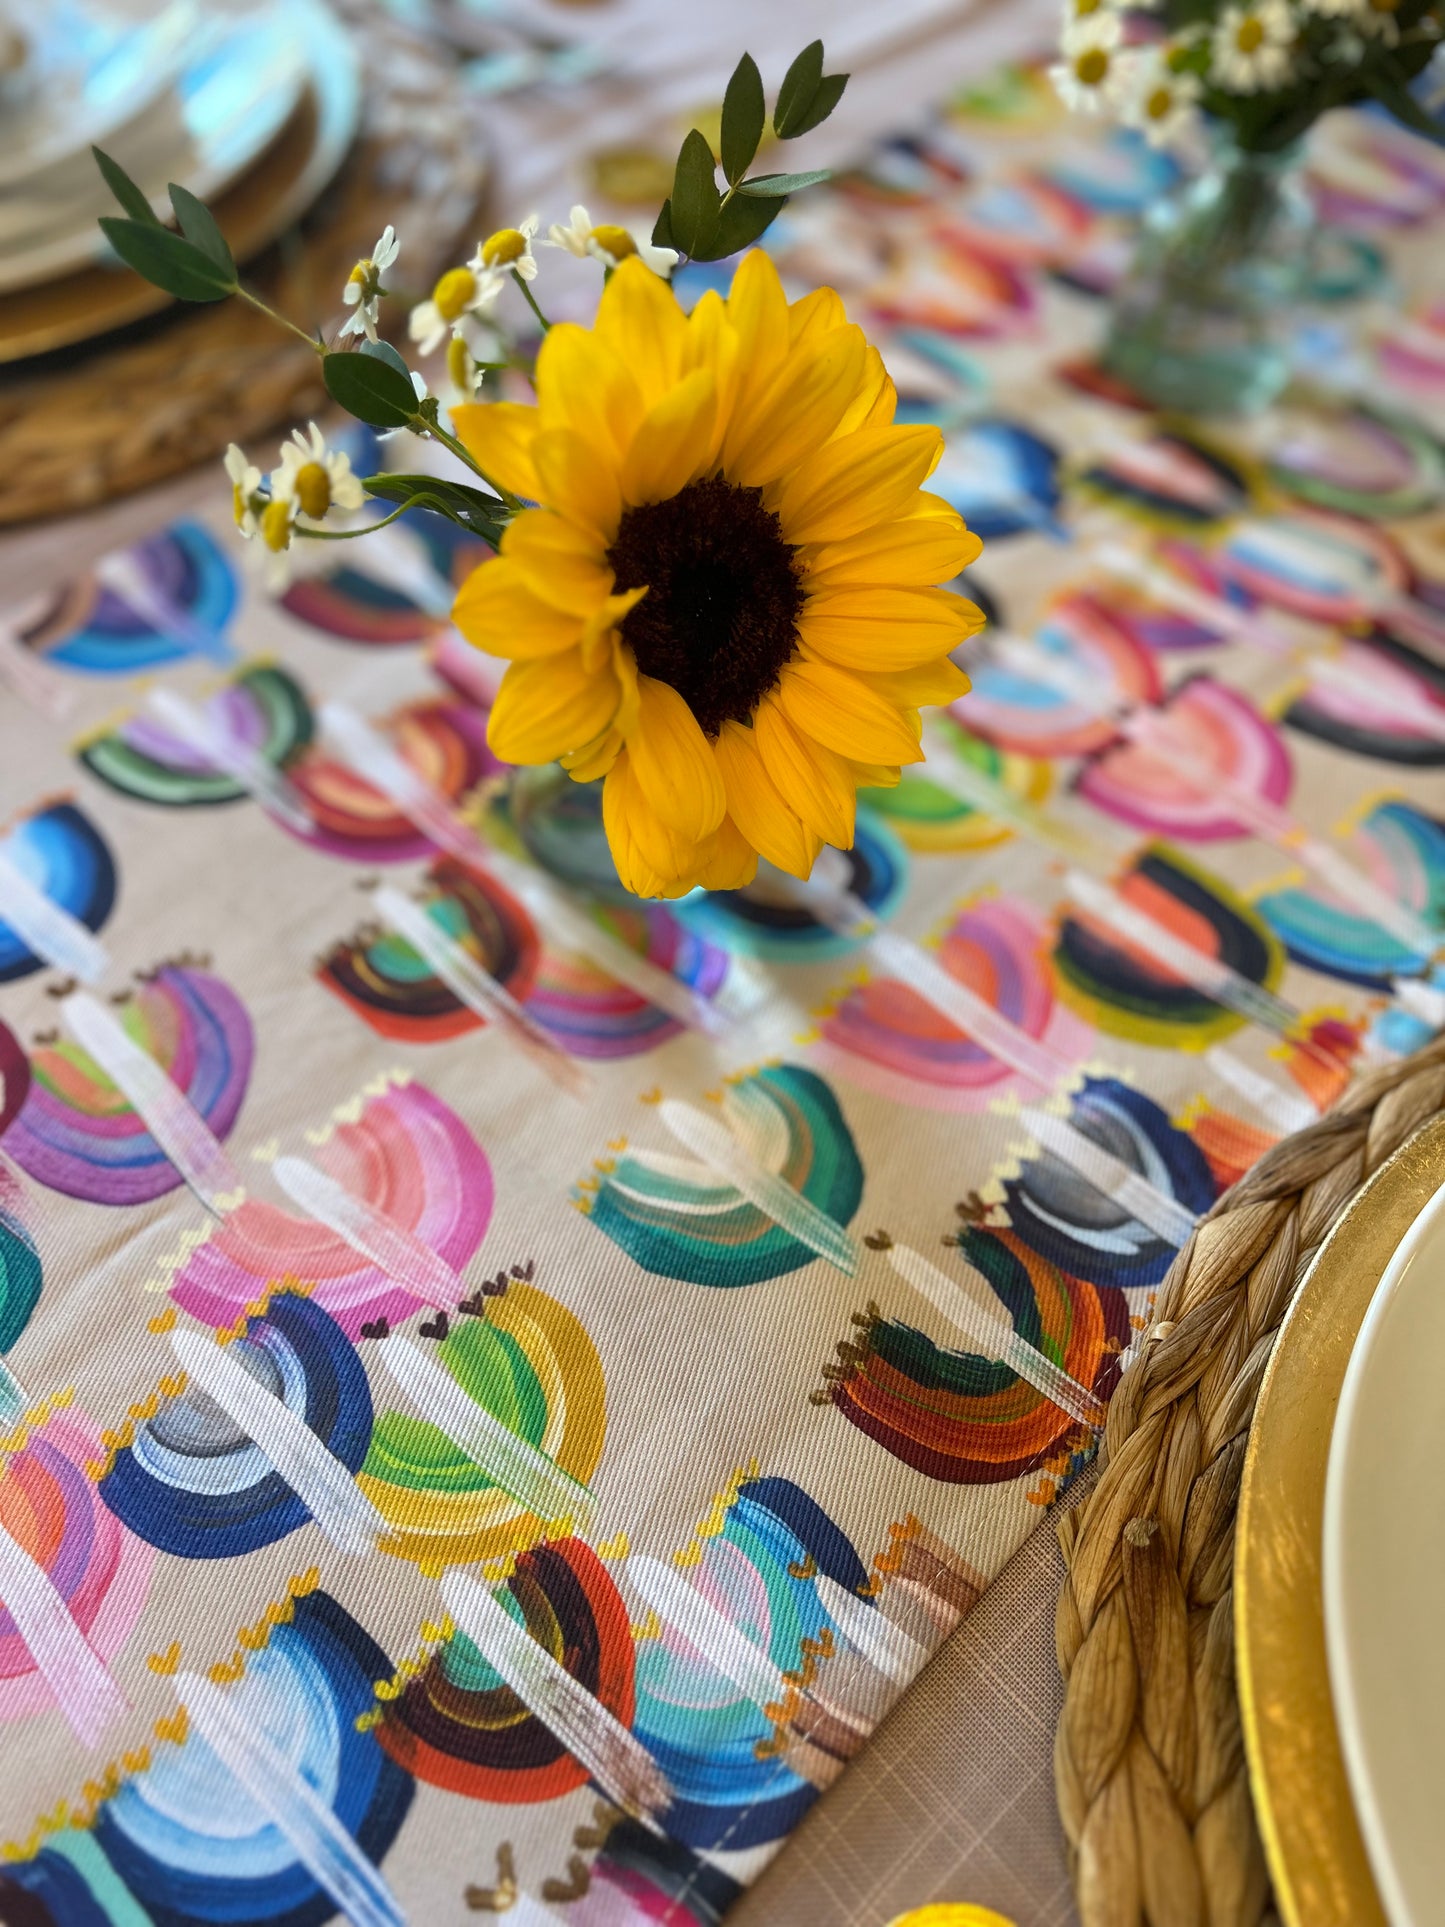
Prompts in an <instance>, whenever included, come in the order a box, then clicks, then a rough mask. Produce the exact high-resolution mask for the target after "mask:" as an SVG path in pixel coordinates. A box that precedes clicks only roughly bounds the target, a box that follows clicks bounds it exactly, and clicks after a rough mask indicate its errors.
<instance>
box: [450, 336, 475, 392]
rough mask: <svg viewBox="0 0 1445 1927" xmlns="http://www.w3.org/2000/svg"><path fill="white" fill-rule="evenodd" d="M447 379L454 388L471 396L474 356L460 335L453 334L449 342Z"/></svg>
mask: <svg viewBox="0 0 1445 1927" xmlns="http://www.w3.org/2000/svg"><path fill="white" fill-rule="evenodd" d="M447 379H448V380H449V381H450V382H451V384H452V386H453V388H456V389H458V390H459V391H460V392H461V393H462V394H463V395H466V396H468V397H470V395H471V392H472V357H471V351H470V349H469V348H468V347H467V344H466V343H465V342H464V341H463V340H462V338H461V336H460V335H453V336H452V338H451V340H450V341H449V342H448V343H447Z"/></svg>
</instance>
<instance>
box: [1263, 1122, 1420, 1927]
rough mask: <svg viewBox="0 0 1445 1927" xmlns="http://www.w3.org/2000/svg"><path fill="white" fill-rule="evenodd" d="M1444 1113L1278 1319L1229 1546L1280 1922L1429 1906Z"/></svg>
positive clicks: (1358, 1919)
mask: <svg viewBox="0 0 1445 1927" xmlns="http://www.w3.org/2000/svg"><path fill="white" fill-rule="evenodd" d="M1442 1462H1445V1122H1437V1123H1436V1124H1435V1125H1433V1126H1432V1127H1430V1128H1429V1129H1427V1130H1426V1131H1424V1132H1422V1133H1421V1134H1420V1136H1419V1137H1418V1138H1416V1139H1414V1140H1413V1141H1412V1142H1411V1143H1410V1144H1408V1145H1406V1146H1405V1148H1404V1149H1403V1150H1402V1151H1401V1152H1400V1153H1398V1155H1397V1156H1396V1157H1395V1158H1394V1159H1393V1160H1392V1161H1391V1162H1390V1163H1389V1164H1388V1165H1386V1166H1385V1167H1384V1169H1383V1170H1382V1171H1381V1172H1379V1173H1378V1174H1377V1175H1376V1177H1375V1178H1374V1179H1373V1180H1372V1181H1371V1183H1370V1184H1368V1185H1367V1186H1366V1187H1365V1188H1364V1190H1363V1191H1362V1192H1361V1193H1360V1194H1359V1196H1358V1197H1357V1199H1356V1200H1355V1202H1354V1203H1353V1204H1352V1205H1351V1207H1350V1209H1349V1211H1348V1212H1347V1213H1346V1216H1345V1218H1344V1220H1343V1221H1342V1222H1341V1223H1340V1224H1339V1225H1338V1226H1337V1227H1336V1229H1335V1230H1334V1231H1333V1233H1332V1234H1331V1236H1330V1238H1329V1240H1328V1241H1327V1243H1326V1244H1325V1246H1324V1247H1323V1249H1322V1250H1321V1252H1320V1255H1319V1257H1318V1258H1317V1259H1316V1261H1315V1264H1314V1266H1313V1268H1312V1270H1311V1272H1310V1275H1309V1276H1308V1278H1307V1279H1306V1280H1305V1283H1304V1285H1303V1286H1302V1287H1301V1290H1300V1293H1299V1296H1298V1298H1297V1299H1296V1301H1295V1304H1294V1306H1293V1307H1292V1309H1291V1311H1290V1314H1289V1317H1288V1319H1287V1320H1286V1322H1285V1324H1284V1327H1283V1329H1282V1331H1281V1333H1280V1338H1279V1341H1278V1343H1277V1345H1276V1347H1275V1353H1274V1357H1273V1359H1272V1361H1271V1364H1270V1368H1269V1372H1268V1374H1267V1376H1266V1379H1265V1383H1264V1386H1263V1388H1262V1390H1261V1394H1260V1399H1259V1405H1258V1408H1257V1410H1256V1415H1255V1423H1254V1427H1253V1430H1252V1432H1251V1435H1250V1443H1249V1452H1248V1457H1247V1460H1246V1465H1245V1474H1244V1486H1243V1493H1242V1498H1241V1505H1240V1516H1239V1529H1238V1537H1237V1547H1236V1555H1237V1556H1236V1571H1235V1581H1236V1592H1235V1597H1236V1614H1237V1633H1238V1643H1239V1685H1240V1701H1241V1710H1242V1712H1243V1716H1244V1726H1245V1736H1246V1743H1247V1747H1248V1752H1249V1763H1250V1776H1251V1782H1252V1785H1253V1788H1254V1793H1255V1804H1256V1809H1257V1811H1258V1813H1259V1818H1260V1823H1261V1830H1262V1832H1263V1835H1264V1839H1265V1845H1266V1850H1267V1852H1268V1856H1269V1861H1270V1871H1271V1874H1272V1876H1273V1880H1274V1886H1275V1895H1276V1901H1277V1904H1278V1907H1279V1911H1280V1913H1281V1915H1282V1916H1283V1917H1284V1919H1285V1920H1286V1921H1287V1922H1288V1923H1289V1927H1380V1924H1381V1923H1384V1922H1388V1923H1389V1927H1434V1924H1435V1923H1437V1922H1439V1921H1440V1920H1442V1919H1445V1828H1442V1827H1441V1824H1440V1813H1441V1807H1442V1802H1445V1763H1442V1752H1441V1735H1442V1733H1445V1641H1442V1639H1441V1633H1440V1626H1441V1616H1442V1608H1445V1532H1442V1531H1441V1525H1440V1520H1439V1517H1438V1515H1437V1514H1436V1512H1435V1508H1434V1503H1433V1501H1434V1495H1435V1490H1436V1479H1437V1478H1438V1476H1439V1467H1440V1466H1441V1464H1442Z"/></svg>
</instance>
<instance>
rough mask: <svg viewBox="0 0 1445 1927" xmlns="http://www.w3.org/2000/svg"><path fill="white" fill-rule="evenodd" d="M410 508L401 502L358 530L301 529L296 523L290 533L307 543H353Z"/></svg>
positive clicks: (382, 527) (409, 505)
mask: <svg viewBox="0 0 1445 1927" xmlns="http://www.w3.org/2000/svg"><path fill="white" fill-rule="evenodd" d="M412 506H413V505H412V503H410V502H402V503H401V504H400V505H399V506H398V507H397V508H394V509H393V510H392V511H391V514H390V515H383V516H381V517H380V519H379V520H377V521H375V522H368V523H366V524H365V526H364V527H362V528H359V529H303V528H302V526H301V524H300V523H299V522H296V523H293V525H292V528H291V533H292V534H293V535H297V536H304V537H305V539H306V540H307V541H308V542H355V541H357V540H359V538H360V537H361V536H363V535H371V534H374V532H375V531H376V530H377V529H384V528H385V527H386V525H387V523H388V522H394V521H395V520H396V518H397V516H398V515H405V514H406V512H407V510H408V509H409V508H411V507H412Z"/></svg>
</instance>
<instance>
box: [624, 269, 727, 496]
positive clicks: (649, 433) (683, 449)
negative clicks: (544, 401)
mask: <svg viewBox="0 0 1445 1927" xmlns="http://www.w3.org/2000/svg"><path fill="white" fill-rule="evenodd" d="M643 272H644V273H645V274H647V276H648V279H649V280H651V281H655V280H656V279H657V276H656V275H655V274H652V273H651V272H650V271H649V270H647V269H644V270H643ZM716 419H717V383H716V381H715V380H714V379H713V375H712V371H711V370H710V369H707V368H699V369H698V370H697V371H696V372H695V373H694V374H691V375H685V376H684V377H683V379H682V380H681V381H680V382H679V383H678V384H677V386H676V387H675V388H673V389H670V390H669V391H668V393H667V394H665V395H664V396H663V397H662V399H661V401H658V402H654V403H653V405H652V407H651V408H649V409H648V411H647V413H646V414H645V415H644V416H643V418H642V422H641V424H640V426H639V427H638V430H637V433H636V434H635V435H634V436H633V438H632V446H631V447H630V448H629V449H628V451H627V455H626V458H625V459H624V461H623V464H622V473H621V482H622V499H623V501H624V502H627V503H629V504H631V503H638V502H663V501H666V500H667V498H668V497H669V496H670V495H676V494H677V492H678V491H679V489H682V488H685V487H686V485H687V484H688V483H689V482H691V481H693V480H694V479H695V478H696V477H697V475H698V474H699V473H700V471H701V469H702V468H704V467H706V466H707V465H708V461H709V457H710V454H711V451H712V446H713V441H714V435H713V429H714V427H715V425H716Z"/></svg>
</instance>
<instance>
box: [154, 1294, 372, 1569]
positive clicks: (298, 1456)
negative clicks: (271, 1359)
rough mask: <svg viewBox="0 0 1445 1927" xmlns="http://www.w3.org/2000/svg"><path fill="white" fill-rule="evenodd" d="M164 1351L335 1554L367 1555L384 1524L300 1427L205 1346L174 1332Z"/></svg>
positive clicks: (213, 1347)
mask: <svg viewBox="0 0 1445 1927" xmlns="http://www.w3.org/2000/svg"><path fill="white" fill-rule="evenodd" d="M171 1346H172V1348H173V1350H174V1351H175V1354H176V1357H177V1358H178V1359H179V1360H180V1362H181V1364H182V1366H183V1367H184V1368H185V1372H186V1375H187V1377H188V1378H189V1379H190V1380H191V1382H192V1383H193V1384H194V1385H195V1386H196V1387H197V1389H198V1390H200V1391H202V1392H205V1393H206V1394H207V1395H208V1396H209V1397H210V1398H213V1399H214V1400H215V1402H216V1404H217V1405H219V1406H220V1408H221V1410H222V1411H223V1412H224V1413H225V1414H226V1416H227V1417H228V1418H229V1419H230V1420H231V1421H232V1423H233V1424H235V1425H237V1426H239V1427H240V1429H241V1430H242V1431H243V1432H244V1433H245V1434H246V1436H247V1437H248V1438H249V1439H250V1440H251V1442H252V1443H253V1444H254V1445H256V1446H257V1447H258V1448H259V1449H260V1451H261V1452H262V1453H263V1454H264V1455H265V1457H266V1458H267V1459H268V1460H269V1461H270V1463H271V1465H272V1466H273V1467H274V1469H275V1470H276V1471H277V1472H279V1473H280V1475H281V1477H282V1478H283V1479H284V1480H285V1481H286V1483H287V1485H289V1486H290V1487H291V1490H292V1491H293V1492H294V1493H295V1494H296V1496H297V1498H298V1499H300V1500H301V1502H302V1504H303V1505H304V1506H305V1507H306V1509H307V1511H308V1512H310V1514H311V1516H312V1517H313V1518H314V1519H315V1521H316V1523H317V1525H319V1526H320V1528H321V1530H322V1531H323V1532H324V1533H325V1534H326V1536H327V1538H328V1539H329V1540H330V1541H331V1543H332V1544H333V1545H334V1546H335V1547H336V1548H337V1550H338V1551H339V1552H350V1553H366V1552H372V1551H374V1550H375V1548H376V1544H377V1541H378V1540H379V1539H381V1538H382V1537H384V1536H385V1534H386V1532H387V1530H388V1527H387V1523H386V1521H385V1519H384V1518H383V1517H382V1515H381V1513H380V1512H379V1511H378V1510H377V1508H376V1507H375V1506H374V1505H373V1504H372V1503H371V1501H370V1499H368V1498H367V1496H366V1494H365V1493H364V1492H363V1491H362V1490H361V1488H360V1487H359V1486H358V1485H357V1483H356V1480H355V1479H354V1478H353V1477H352V1475H351V1473H350V1472H348V1471H347V1469H346V1467H345V1466H344V1465H343V1464H342V1463H341V1461H340V1460H339V1459H338V1458H336V1457H335V1455H334V1454H333V1453H331V1452H330V1451H328V1450H327V1448H326V1446H324V1445H323V1444H322V1442H321V1440H320V1439H319V1438H317V1436H316V1434H315V1433H314V1432H313V1431H312V1430H311V1428H310V1426H309V1425H307V1424H306V1422H305V1420H304V1419H301V1418H299V1417H298V1416H297V1415H296V1413H295V1412H293V1411H291V1410H290V1408H289V1407H288V1406H287V1405H285V1404H284V1403H283V1402H282V1400H281V1399H279V1398H277V1397H276V1396H275V1395H274V1394H273V1393H271V1392H269V1391H267V1389H266V1388H265V1386H264V1385H260V1384H258V1383H257V1381H256V1380H255V1379H254V1378H252V1376H251V1374H250V1373H249V1372H248V1371H247V1370H246V1369H245V1367H244V1366H242V1365H239V1364H237V1362H236V1360H235V1359H234V1358H232V1356H231V1355H230V1353H229V1352H228V1351H226V1350H224V1349H223V1348H222V1347H221V1346H219V1345H218V1344H216V1343H215V1341H214V1340H213V1339H210V1338H202V1337H201V1336H200V1335H199V1334H198V1333H196V1332H190V1331H184V1330H181V1329H180V1328H179V1327H177V1328H176V1329H175V1330H173V1331H172V1332H171Z"/></svg>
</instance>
